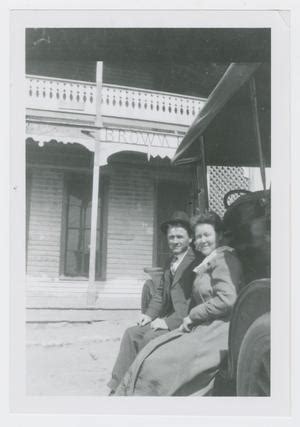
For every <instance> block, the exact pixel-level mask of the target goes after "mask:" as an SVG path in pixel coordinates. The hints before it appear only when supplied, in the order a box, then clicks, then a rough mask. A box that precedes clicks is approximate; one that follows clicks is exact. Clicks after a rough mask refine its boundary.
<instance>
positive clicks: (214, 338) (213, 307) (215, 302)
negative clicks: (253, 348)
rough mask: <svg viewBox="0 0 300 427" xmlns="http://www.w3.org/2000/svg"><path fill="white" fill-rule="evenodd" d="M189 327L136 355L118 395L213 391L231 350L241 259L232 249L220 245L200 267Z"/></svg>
mask: <svg viewBox="0 0 300 427" xmlns="http://www.w3.org/2000/svg"><path fill="white" fill-rule="evenodd" d="M194 271H196V278H195V280H194V284H193V298H192V306H191V310H190V313H189V316H190V318H191V320H192V321H193V327H192V331H191V332H189V333H188V332H180V331H179V330H178V329H175V330H174V331H172V332H170V333H168V334H166V335H163V336H161V337H158V338H156V339H155V340H153V341H152V342H150V343H149V344H148V345H147V346H146V347H145V348H144V349H143V350H142V351H141V352H140V353H139V355H138V356H137V358H136V360H135V361H134V363H133V364H132V365H131V367H130V369H129V371H128V372H127V373H126V375H125V377H124V379H123V381H122V382H121V384H120V386H119V387H118V389H117V392H116V394H117V395H121V396H122V395H123V396H124V395H125V396H130V395H136V396H172V395H191V394H196V395H209V394H211V391H212V388H213V383H214V378H215V376H216V374H217V372H218V370H219V366H220V364H221V361H222V360H223V359H224V357H225V356H226V354H227V350H228V330H229V320H230V315H231V311H232V307H233V305H234V303H235V301H236V298H237V290H238V288H239V287H240V285H241V283H242V279H243V278H242V269H241V264H240V262H239V260H238V258H237V256H236V254H235V252H234V250H233V249H232V248H229V247H220V248H218V249H216V250H215V251H214V252H213V253H212V254H210V255H209V256H208V257H206V258H205V259H204V261H203V262H202V263H201V264H200V265H199V266H198V267H196V269H195V270H194Z"/></svg>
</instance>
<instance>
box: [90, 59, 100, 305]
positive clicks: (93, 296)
mask: <svg viewBox="0 0 300 427" xmlns="http://www.w3.org/2000/svg"><path fill="white" fill-rule="evenodd" d="M102 70H103V63H102V62H97V70H96V121H95V125H96V127H97V128H101V126H102V117H101V89H102V74H103V73H102ZM99 177H100V138H97V139H95V151H94V167H93V190H92V218H91V235H90V259H89V285H88V295H87V303H88V305H93V304H95V303H96V300H97V289H96V284H95V280H96V249H97V216H98V200H99Z"/></svg>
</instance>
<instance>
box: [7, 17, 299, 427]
mask: <svg viewBox="0 0 300 427" xmlns="http://www.w3.org/2000/svg"><path fill="white" fill-rule="evenodd" d="M288 21H289V12H283V11H282V12H279V11H267V10H264V11H255V10H247V11H246V10H243V11H240V10H235V11H233V10H225V11H224V10H213V11H212V10H211V11H208V10H198V11H195V10H194V11H185V10H180V11H175V10H172V9H169V10H167V11H166V10H161V11H159V10H148V11H147V14H145V13H144V12H143V10H134V11H129V10H122V11H121V10H114V11H113V10H93V11H85V10H80V11H74V10H61V11H58V10H47V11H46V10H45V11H42V10H32V11H29V10H22V11H21V10H16V11H12V12H11V83H12V86H11V103H12V106H11V125H10V129H11V147H12V148H11V182H10V188H11V214H10V216H11V253H10V256H11V259H13V265H12V269H11V282H10V287H11V290H10V301H11V306H10V310H11V332H10V334H11V355H10V357H11V408H12V411H13V412H17V413H40V414H42V413H43V414H44V413H51V414H53V413H60V414H66V413H68V414H75V413H80V414H101V415H106V414H113V415H115V416H117V415H135V416H138V417H139V416H142V415H153V416H158V415H160V416H161V415H165V416H177V420H178V421H179V420H180V418H181V417H182V416H185V417H186V416H189V417H190V418H189V421H191V422H192V418H194V417H195V416H197V417H198V416H202V417H205V420H206V421H208V422H209V423H210V419H211V418H210V419H209V420H208V419H207V418H206V417H215V416H216V413H217V415H218V416H219V417H222V424H223V425H227V421H226V422H225V419H224V418H223V417H234V418H233V419H232V420H230V425H231V426H232V425H235V423H237V425H239V423H240V420H239V417H244V416H247V417H251V418H252V417H265V416H267V417H269V416H272V417H289V416H290V414H291V413H290V405H291V401H290V387H291V384H290V358H291V352H290V333H291V330H290V292H289V289H290V287H289V284H290V278H289V275H290V274H289V272H290V261H291V258H290V253H289V252H290V249H289V248H290V234H289V233H278V232H276V230H278V229H281V227H282V224H283V223H284V224H285V225H286V228H287V229H290V191H289V189H290V172H289V170H290V166H291V165H290V144H289V140H290V138H289V135H290V114H289V112H290V102H291V100H290V67H289V66H288V65H287V64H289V63H290V40H289V38H290V28H289V24H288ZM47 26H48V27H65V28H66V27H70V28H71V27H72V28H79V27H82V28H87V27H99V28H100V27H110V28H112V27H120V26H124V27H136V26H138V27H142V26H149V27H164V26H178V27H182V28H188V27H193V26H197V27H203V28H204V27H206V28H211V27H223V28H230V27H238V28H243V27H245V28H261V27H262V28H268V27H269V28H271V30H272V312H271V315H272V380H271V384H272V396H271V397H268V398H261V397H259V398H249V397H247V398H242V397H232V398H231V397H224V398H222V397H206V398H205V399H199V397H188V398H186V397H183V398H181V397H176V398H174V397H171V398H151V397H143V398H135V397H132V398H130V399H128V398H117V397H114V398H109V397H100V396H99V397H98V396H96V397H84V396H83V397H65V396H60V397H58V396H55V397H52V396H47V397H46V396H41V397H32V396H26V390H25V326H24V325H25V288H24V283H25V280H24V278H25V251H24V248H25V233H24V230H25V201H24V194H25V188H24V187H25V182H24V179H23V176H24V171H25V162H24V159H25V144H24V139H25V120H24V117H25V113H24V112H25V98H24V96H22V94H25V90H24V77H25V28H27V27H41V28H43V27H47ZM282 141H285V142H284V148H285V149H284V150H283V143H282ZM283 175H284V179H282V177H283ZM22 213H23V214H22ZM281 248H285V252H284V253H282V251H281ZM16 267H17V268H16ZM282 283H284V286H283V285H282ZM287 331H289V333H287ZM175 399H176V400H175ZM151 418H152V417H151ZM155 418H156V417H155ZM77 419H78V418H77ZM120 421H122V420H121V419H120ZM132 421H133V420H132ZM228 421H229V420H228ZM153 422H155V421H154V418H153ZM143 423H144V422H143ZM130 424H131V421H130ZM144 424H145V423H144ZM173 424H174V423H173ZM228 425H229V424H228ZM272 425H275V424H272Z"/></svg>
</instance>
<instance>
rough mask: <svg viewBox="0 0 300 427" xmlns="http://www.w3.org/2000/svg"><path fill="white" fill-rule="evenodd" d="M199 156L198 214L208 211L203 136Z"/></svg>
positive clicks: (197, 170)
mask: <svg viewBox="0 0 300 427" xmlns="http://www.w3.org/2000/svg"><path fill="white" fill-rule="evenodd" d="M200 155H201V160H200V161H199V162H198V163H197V166H196V174H197V196H198V197H197V201H198V209H199V212H200V213H202V212H205V211H206V210H208V209H209V204H208V188H207V176H206V162H205V147H204V138H203V136H201V137H200Z"/></svg>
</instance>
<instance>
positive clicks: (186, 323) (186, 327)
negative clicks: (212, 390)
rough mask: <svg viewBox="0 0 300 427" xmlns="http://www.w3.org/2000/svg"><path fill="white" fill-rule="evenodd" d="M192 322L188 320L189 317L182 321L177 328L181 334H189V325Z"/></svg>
mask: <svg viewBox="0 0 300 427" xmlns="http://www.w3.org/2000/svg"><path fill="white" fill-rule="evenodd" d="M192 323H193V321H192V320H191V319H190V318H189V316H187V317H185V318H184V319H183V322H182V325H181V326H179V330H180V331H182V332H191V325H192Z"/></svg>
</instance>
